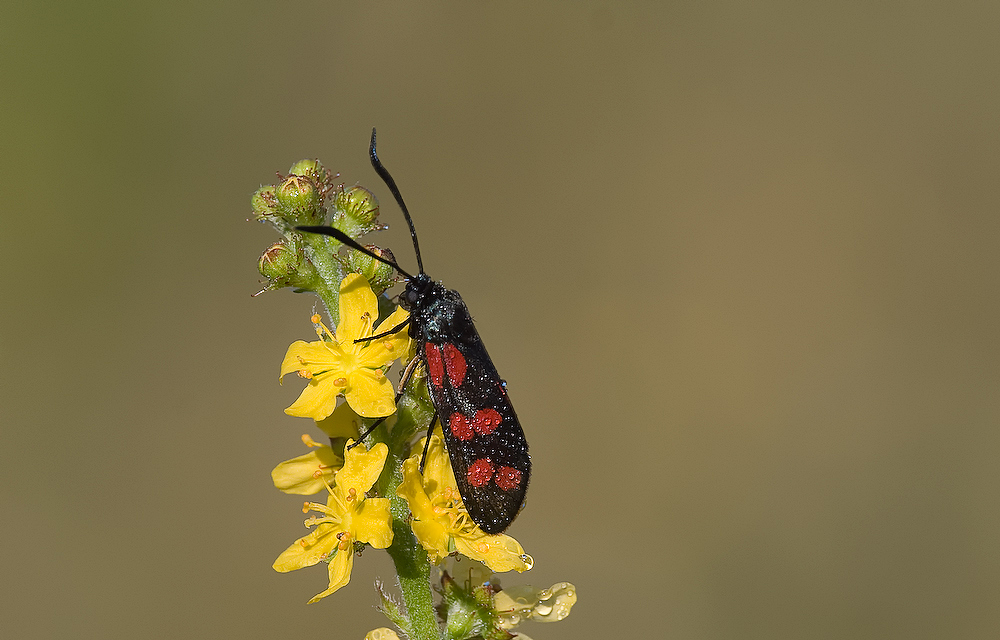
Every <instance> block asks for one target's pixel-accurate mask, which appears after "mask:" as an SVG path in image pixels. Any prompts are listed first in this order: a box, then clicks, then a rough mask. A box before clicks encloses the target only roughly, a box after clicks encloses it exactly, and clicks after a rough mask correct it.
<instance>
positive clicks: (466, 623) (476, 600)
mask: <svg viewBox="0 0 1000 640" xmlns="http://www.w3.org/2000/svg"><path fill="white" fill-rule="evenodd" d="M477 591H480V592H482V593H481V594H477V593H476V592H477ZM491 595H492V594H491V590H490V589H489V587H482V586H480V587H474V588H472V589H471V590H467V589H465V588H464V587H463V586H462V585H460V584H459V583H458V582H456V581H455V580H454V579H453V578H452V577H451V576H449V575H448V573H447V572H444V573H443V574H442V576H441V596H442V597H441V599H442V602H441V604H440V605H439V608H440V609H441V610H443V612H444V614H445V615H444V618H445V621H446V622H445V624H446V626H447V629H448V637H449V638H469V637H472V636H477V637H481V638H486V639H487V640H500V639H501V638H510V637H511V634H509V633H507V632H506V631H505V630H503V629H501V628H500V626H499V624H498V622H497V618H496V615H495V613H494V612H493V611H492V607H491V606H490V604H489V603H490V602H491V600H492V597H491ZM477 596H478V597H477Z"/></svg>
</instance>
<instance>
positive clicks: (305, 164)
mask: <svg viewBox="0 0 1000 640" xmlns="http://www.w3.org/2000/svg"><path fill="white" fill-rule="evenodd" d="M288 173H289V175H295V176H305V177H307V178H309V179H310V180H312V181H313V184H315V185H316V186H317V187H319V189H320V191H325V188H327V187H328V186H329V185H330V183H331V182H332V180H333V175H332V174H331V173H330V170H329V169H327V168H326V167H324V166H323V163H321V162H320V161H319V160H299V161H298V162H296V163H295V164H293V165H292V167H291V168H290V169H289V170H288Z"/></svg>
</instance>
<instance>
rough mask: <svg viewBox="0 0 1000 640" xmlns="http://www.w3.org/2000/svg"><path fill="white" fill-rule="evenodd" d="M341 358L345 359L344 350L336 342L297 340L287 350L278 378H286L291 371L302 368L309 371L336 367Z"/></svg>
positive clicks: (313, 371)
mask: <svg viewBox="0 0 1000 640" xmlns="http://www.w3.org/2000/svg"><path fill="white" fill-rule="evenodd" d="M341 359H343V350H342V349H341V348H340V345H338V344H337V343H335V342H322V341H316V342H305V341H303V340H296V341H295V342H293V343H292V344H291V345H290V346H289V347H288V351H286V352H285V358H284V360H282V361H281V374H280V375H279V376H278V378H279V379H280V378H284V377H285V376H286V375H288V374H289V373H292V372H294V371H300V370H302V369H305V370H306V371H309V373H318V372H320V371H325V370H327V369H330V368H333V367H336V366H337V365H338V363H339V362H340V360H341ZM303 361H305V364H303Z"/></svg>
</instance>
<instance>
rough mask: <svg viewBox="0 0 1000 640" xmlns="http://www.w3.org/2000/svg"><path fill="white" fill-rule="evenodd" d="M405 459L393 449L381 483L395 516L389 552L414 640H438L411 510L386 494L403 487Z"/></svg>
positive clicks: (427, 574)
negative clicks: (412, 529) (411, 525)
mask: <svg viewBox="0 0 1000 640" xmlns="http://www.w3.org/2000/svg"><path fill="white" fill-rule="evenodd" d="M397 426H398V424H397ZM403 459H404V458H403V456H401V455H400V452H399V450H398V449H396V448H391V449H390V452H389V457H388V459H387V460H386V464H385V467H384V468H385V470H386V472H388V473H383V474H382V477H381V478H379V482H378V485H379V488H380V490H381V495H384V496H387V497H388V498H389V500H390V503H389V512H390V513H391V514H392V535H393V538H392V545H391V546H390V547H389V548H388V549H387V551H388V552H389V556H390V557H391V558H392V562H393V564H395V565H396V574H397V575H398V576H399V590H400V592H401V593H402V596H403V605H404V607H405V610H406V617H407V619H408V621H409V629H407V631H408V633H409V635H410V638H411V640H439V638H440V637H441V630H440V627H438V622H437V614H436V613H435V612H434V600H433V597H432V594H431V582H430V562H429V560H428V558H427V552H426V551H424V548H423V547H421V546H420V543H418V542H417V539H416V538H415V537H414V535H413V532H412V531H411V530H410V525H409V522H408V521H407V520H408V518H409V515H410V507H409V505H408V504H407V503H406V500H405V499H404V498H402V497H400V496H398V495H396V492H395V491H388V490H387V488H389V487H398V486H399V485H400V483H402V481H403V470H402V469H403Z"/></svg>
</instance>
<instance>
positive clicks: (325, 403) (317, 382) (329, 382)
mask: <svg viewBox="0 0 1000 640" xmlns="http://www.w3.org/2000/svg"><path fill="white" fill-rule="evenodd" d="M336 379H337V377H336V376H335V375H326V376H323V377H322V378H313V379H312V380H310V381H309V384H307V385H306V388H305V389H303V390H302V393H301V394H299V399H298V400H296V401H295V402H293V403H292V406H290V407H288V408H287V409H285V413H287V414H288V415H290V416H298V417H301V418H312V419H313V420H322V419H323V418H325V417H327V416H328V415H330V414H331V413H333V410H334V409H336V408H337V395H338V394H339V393H340V387H338V386H337V385H336V384H334V381H335V380H336ZM390 386H391V385H390Z"/></svg>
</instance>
